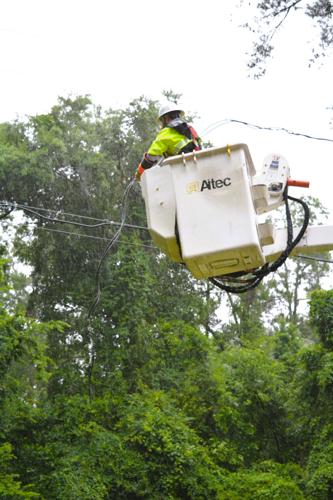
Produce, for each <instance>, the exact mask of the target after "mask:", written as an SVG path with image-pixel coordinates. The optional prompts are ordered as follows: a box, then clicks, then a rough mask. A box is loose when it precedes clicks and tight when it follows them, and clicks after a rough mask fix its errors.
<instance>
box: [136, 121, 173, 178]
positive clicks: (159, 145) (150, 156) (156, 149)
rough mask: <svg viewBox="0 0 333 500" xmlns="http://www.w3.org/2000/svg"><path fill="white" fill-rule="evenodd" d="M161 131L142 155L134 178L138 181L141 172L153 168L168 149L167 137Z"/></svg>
mask: <svg viewBox="0 0 333 500" xmlns="http://www.w3.org/2000/svg"><path fill="white" fill-rule="evenodd" d="M164 130H165V129H162V130H161V131H160V132H159V134H158V135H157V137H156V139H155V141H154V142H153V143H152V144H151V145H150V147H149V149H148V152H147V153H145V154H144V155H143V158H142V160H141V163H140V164H139V166H138V168H137V171H136V174H135V177H136V179H137V180H140V178H141V175H142V174H143V172H144V171H145V170H147V169H149V168H151V167H153V166H154V165H155V164H156V163H157V162H158V161H159V160H160V159H161V158H162V157H163V155H164V153H165V152H166V151H167V149H168V142H167V140H166V139H167V135H166V134H165V133H164V132H163V131H164ZM165 135H166V137H164V136H165Z"/></svg>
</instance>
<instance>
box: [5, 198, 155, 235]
mask: <svg viewBox="0 0 333 500" xmlns="http://www.w3.org/2000/svg"><path fill="white" fill-rule="evenodd" d="M9 207H11V208H12V209H13V210H15V209H21V210H23V211H25V212H28V213H30V214H33V215H36V216H37V217H40V218H41V219H44V220H47V221H48V222H52V223H54V222H58V223H60V224H71V225H73V226H79V227H86V228H90V229H93V228H96V227H102V226H122V227H127V228H130V229H141V230H146V231H147V230H148V228H147V227H145V226H139V225H137V224H121V222H115V221H112V220H109V219H98V218H96V217H89V216H86V215H80V214H71V213H67V212H62V211H59V210H53V209H49V208H44V207H32V206H30V205H22V204H18V203H7V202H0V208H5V209H8V208H9ZM37 210H38V211H42V212H47V213H55V214H56V215H57V214H59V215H67V216H70V217H78V218H82V219H87V220H95V221H99V223H98V224H83V223H80V222H76V221H69V220H64V219H59V218H58V217H57V216H55V217H46V216H45V215H43V214H40V213H39V212H37Z"/></svg>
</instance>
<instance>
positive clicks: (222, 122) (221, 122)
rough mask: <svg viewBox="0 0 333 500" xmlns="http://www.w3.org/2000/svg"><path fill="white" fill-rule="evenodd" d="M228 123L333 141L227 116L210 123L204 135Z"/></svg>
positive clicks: (332, 140)
mask: <svg viewBox="0 0 333 500" xmlns="http://www.w3.org/2000/svg"><path fill="white" fill-rule="evenodd" d="M228 123H238V124H240V125H245V126H246V127H249V128H256V129H259V130H269V131H271V132H285V133H286V134H289V135H295V136H299V137H305V138H306V139H311V140H314V141H326V142H333V139H330V138H327V137H317V136H313V135H310V134H303V133H301V132H294V131H293V130H289V129H287V128H285V127H264V126H262V125H257V124H254V123H249V122H246V121H243V120H234V119H232V118H226V119H225V120H219V121H217V122H214V123H212V124H211V125H208V127H207V128H206V129H205V130H204V131H203V133H202V135H207V134H209V133H211V132H213V131H214V130H215V129H217V128H218V127H222V126H223V125H227V124H228Z"/></svg>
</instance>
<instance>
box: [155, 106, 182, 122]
mask: <svg viewBox="0 0 333 500" xmlns="http://www.w3.org/2000/svg"><path fill="white" fill-rule="evenodd" d="M173 111H179V113H184V111H183V110H182V109H181V108H180V107H179V105H178V104H175V103H172V102H167V103H165V104H162V106H161V107H160V109H159V112H158V118H159V119H160V118H162V116H164V115H166V114H167V113H172V112H173Z"/></svg>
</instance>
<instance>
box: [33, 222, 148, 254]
mask: <svg viewBox="0 0 333 500" xmlns="http://www.w3.org/2000/svg"><path fill="white" fill-rule="evenodd" d="M35 229H37V230H38V231H50V232H53V233H62V234H67V235H70V236H77V237H80V238H90V239H93V240H102V241H110V238H103V237H102V236H91V235H89V234H82V233H73V232H71V231H63V230H61V229H51V228H50V227H36V228H35ZM122 245H125V246H132V247H145V248H153V249H154V250H157V248H156V247H154V246H153V245H146V244H145V243H129V242H127V241H123V242H122Z"/></svg>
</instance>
